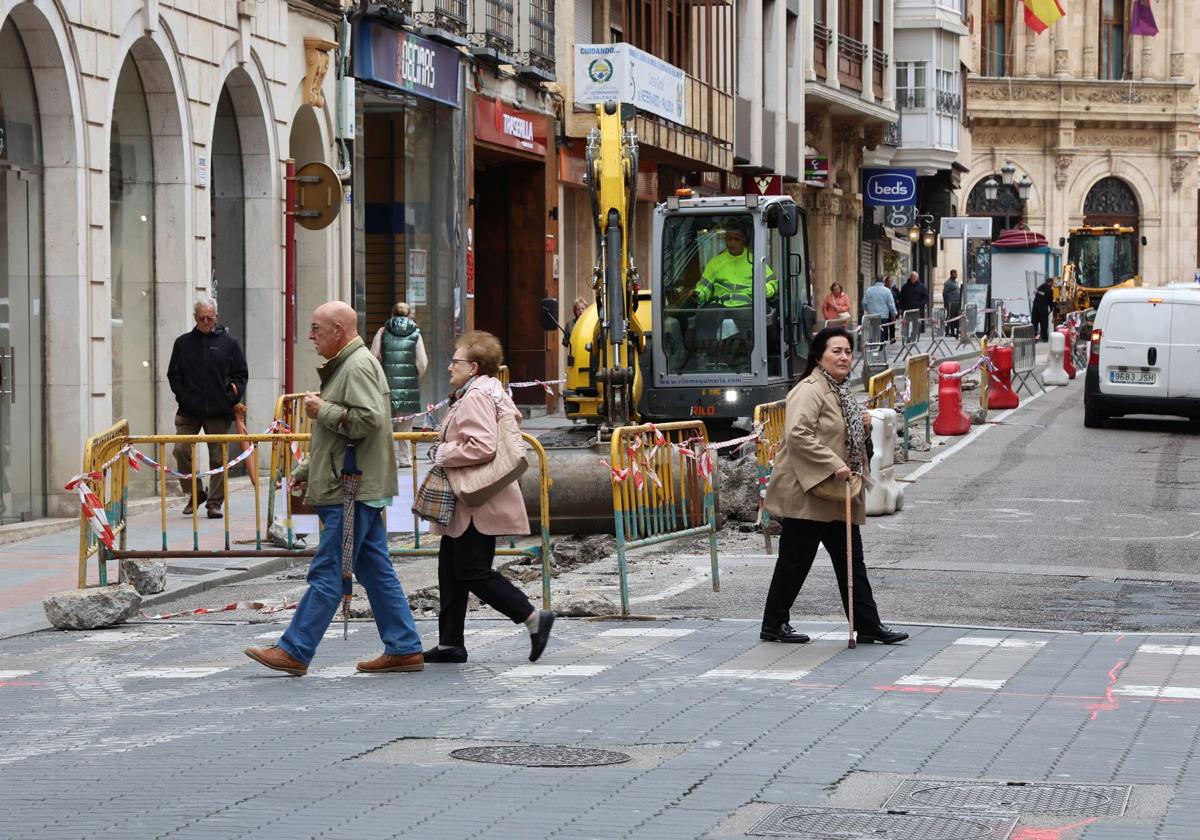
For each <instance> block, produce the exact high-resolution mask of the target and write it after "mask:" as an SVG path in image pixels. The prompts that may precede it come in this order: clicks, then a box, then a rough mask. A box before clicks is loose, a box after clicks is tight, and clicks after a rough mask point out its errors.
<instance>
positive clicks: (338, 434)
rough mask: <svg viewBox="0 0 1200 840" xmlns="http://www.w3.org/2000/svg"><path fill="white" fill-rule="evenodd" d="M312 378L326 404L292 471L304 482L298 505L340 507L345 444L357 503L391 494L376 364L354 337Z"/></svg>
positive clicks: (383, 395)
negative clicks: (354, 471) (357, 479)
mask: <svg viewBox="0 0 1200 840" xmlns="http://www.w3.org/2000/svg"><path fill="white" fill-rule="evenodd" d="M317 375H318V376H320V377H321V399H323V400H325V402H326V405H325V406H324V407H323V408H322V409H321V411H320V413H319V414H317V419H316V420H315V421H313V431H312V444H311V445H310V447H309V456H308V460H307V461H305V462H304V463H302V464H297V465H296V467H295V469H293V470H292V478H293V479H294V480H296V481H307V482H308V492H307V493H306V494H305V495H304V501H305V502H307V503H308V504H310V505H340V504H341V503H342V500H343V494H342V462H343V461H344V460H345V457H346V443H347V442H348V441H351V440H352V441H354V444H355V457H356V459H357V461H358V468H359V469H360V470H362V473H363V475H362V483H361V484H359V486H358V495H357V498H358V499H359V501H371V500H374V499H386V498H388V497H390V496H394V495H396V461H395V454H394V453H393V451H392V445H393V444H392V411H391V399H390V395H389V392H388V383H387V377H385V376H384V375H383V368H381V367H380V366H379V361H378V360H377V359H376V358H375V357H374V356H373V355H371V351H370V350H368V349H367V346H366V345H365V344H363V342H362V339H361V338H355V339H354V340H353V341H351V342H350V343H349V344H347V345H346V346H345V347H343V348H342V350H341V352H340V353H338V354H337V355H336V356H334V357H333V358H332V359H330V360H329V361H327V362H326V363H325V364H323V365H321V366H320V367H319V368H317Z"/></svg>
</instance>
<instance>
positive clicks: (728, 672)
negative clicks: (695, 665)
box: [700, 668, 808, 681]
mask: <svg viewBox="0 0 1200 840" xmlns="http://www.w3.org/2000/svg"><path fill="white" fill-rule="evenodd" d="M807 676H808V671H769V670H762V671H750V670H743V669H739V668H714V669H713V670H711V671H705V672H704V673H703V674H701V675H700V679H702V680H704V679H710V680H789V681H790V680H802V679H804V678H805V677H807Z"/></svg>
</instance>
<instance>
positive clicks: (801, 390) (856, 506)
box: [759, 327, 908, 645]
mask: <svg viewBox="0 0 1200 840" xmlns="http://www.w3.org/2000/svg"><path fill="white" fill-rule="evenodd" d="M851 346H852V344H851V336H850V333H849V331H848V330H846V329H845V328H843V327H826V328H825V329H823V330H821V331H820V332H818V333H817V334H816V336H814V337H813V341H812V345H811V347H810V350H809V356H808V365H807V367H806V368H805V371H804V375H803V377H801V380H800V382H798V383H797V384H796V386H795V387H794V388H792V390H791V391H790V392H789V393H788V396H787V414H786V419H785V421H784V430H785V433H784V439H783V446H782V447H781V448H780V450H779V454H778V455H777V456H776V457H775V461H774V463H773V464H772V468H771V481H770V483H769V484H768V485H767V494H766V498H765V499H764V502H763V505H764V507H765V508H766V509H767V510H768V511H769V512H770V513H771V515H772V516H776V517H779V518H780V520H781V522H782V530H781V533H780V537H779V558H778V559H777V560H776V562H775V572H774V574H773V575H772V577H771V588H770V590H769V591H768V592H767V603H766V606H765V607H764V609H763V619H762V629H761V630H760V632H759V638H760V639H763V640H764V641H768V642H792V643H804V642H807V641H808V636H806V635H805V634H803V633H798V632H796V631H795V630H794V629H793V628H792V625H791V623H790V621H791V616H790V611H791V608H792V606H793V605H794V604H795V602H796V597H797V596H798V595H799V594H800V589H801V587H802V586H804V580H805V578H806V577H808V572H809V569H811V568H812V563H813V559H814V558H815V557H816V555H817V547H818V546H820V545H824V546H825V550H826V551H828V552H829V556H830V558H831V559H832V560H833V570H834V573H835V574H836V575H837V581H838V589H839V590H840V591H841V593H842V608H843V609H846V610H847V614H849V612H848V606H849V598H848V597H847V592H846V588H847V587H846V562H845V557H846V514H845V507H844V503H843V502H837V501H830V500H827V499H823V498H820V497H818V496H817V495H816V494H815V493H813V489H814V488H815V487H816V486H817V485H818V484H821V483H822V482H824V481H827V480H829V479H833V480H835V481H839V482H841V481H850V479H851V477H852V476H853V475H854V474H858V475H862V474H864V473H865V472H866V470H867V459H868V457H869V456H868V454H867V438H868V436H869V435H870V431H871V425H870V422H871V421H870V415H869V414H868V413H867V412H865V411H863V410H861V408H860V407H859V405H858V403H857V402H856V401H855V399H854V397H853V395H852V394H851V393H850V384H849V377H850V368H851V366H852V364H853V359H854V356H853V351H852V350H851ZM865 493H866V487H865V484H864V487H863V489H862V491H860V493H859V494H858V496H857V497H855V498H854V499H853V500H852V504H851V519H852V522H853V526H852V528H851V531H852V535H851V541H852V550H853V565H854V624H855V631H856V632H857V634H858V641H860V642H864V643H868V644H869V643H871V642H881V643H883V644H888V645H890V644H895V643H896V642H902V641H904V640H905V639H907V638H908V634H907V633H903V632H900V631H897V630H892V629H891V628H889V627H886V626H884V625H883V624H882V623H881V622H880V620H879V611H878V609H877V608H876V606H875V597H874V595H873V594H872V593H871V582H870V581H869V580H868V579H867V567H866V564H865V563H864V561H863V548H862V537H861V534H860V531H859V527H860V526H861V525H863V524H865V523H866V505H865V503H864V499H863V496H864V494H865Z"/></svg>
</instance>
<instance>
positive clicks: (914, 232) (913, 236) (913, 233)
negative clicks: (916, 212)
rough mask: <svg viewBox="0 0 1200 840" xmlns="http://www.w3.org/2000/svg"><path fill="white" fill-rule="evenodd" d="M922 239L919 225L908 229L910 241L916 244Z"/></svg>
mask: <svg viewBox="0 0 1200 840" xmlns="http://www.w3.org/2000/svg"><path fill="white" fill-rule="evenodd" d="M920 238H921V228H920V227H919V226H918V225H913V226H912V227H910V228H909V229H908V241H909V242H913V243H915V242H916V241H917V240H918V239H920Z"/></svg>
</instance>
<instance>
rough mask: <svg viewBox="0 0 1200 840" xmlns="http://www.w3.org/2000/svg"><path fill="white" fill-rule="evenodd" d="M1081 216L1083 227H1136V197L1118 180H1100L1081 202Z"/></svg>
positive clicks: (1109, 178) (1127, 186) (1111, 178)
mask: <svg viewBox="0 0 1200 840" xmlns="http://www.w3.org/2000/svg"><path fill="white" fill-rule="evenodd" d="M1083 216H1084V219H1083V223H1084V224H1085V225H1129V226H1130V227H1137V221H1138V200H1137V196H1136V195H1134V194H1133V190H1132V189H1130V187H1129V185H1128V184H1126V183H1125V182H1124V181H1122V180H1121V179H1120V178H1113V177H1108V178H1101V179H1100V180H1099V181H1097V182H1096V183H1095V185H1093V187H1092V188H1091V189H1090V190H1088V194H1087V197H1086V198H1084V200H1083Z"/></svg>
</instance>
